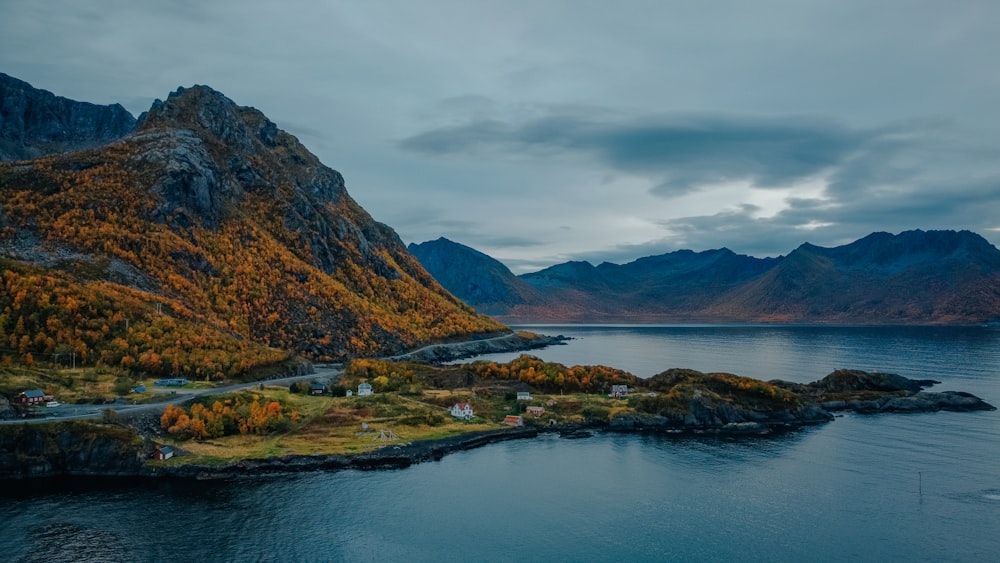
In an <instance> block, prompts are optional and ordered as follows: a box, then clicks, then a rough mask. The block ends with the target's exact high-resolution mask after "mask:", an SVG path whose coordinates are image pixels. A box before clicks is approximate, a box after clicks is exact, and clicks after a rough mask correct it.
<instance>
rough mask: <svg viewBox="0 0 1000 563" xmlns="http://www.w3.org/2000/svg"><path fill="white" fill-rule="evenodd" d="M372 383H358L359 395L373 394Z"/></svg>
mask: <svg viewBox="0 0 1000 563" xmlns="http://www.w3.org/2000/svg"><path fill="white" fill-rule="evenodd" d="M372 394H373V392H372V384H371V383H359V384H358V397H366V396H368V395H372Z"/></svg>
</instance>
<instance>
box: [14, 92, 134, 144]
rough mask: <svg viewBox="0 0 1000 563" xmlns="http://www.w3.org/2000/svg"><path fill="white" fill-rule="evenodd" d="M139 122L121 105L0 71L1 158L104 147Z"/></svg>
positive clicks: (122, 135)
mask: <svg viewBox="0 0 1000 563" xmlns="http://www.w3.org/2000/svg"><path fill="white" fill-rule="evenodd" d="M135 123H136V121H135V118H134V117H132V114H130V113H129V112H128V111H127V110H126V109H125V108H123V107H122V106H121V105H119V104H114V105H110V106H100V105H96V104H91V103H87V102H77V101H74V100H70V99H67V98H63V97H61V96H56V95H55V94H53V93H51V92H48V91H46V90H39V89H37V88H34V87H32V86H31V84H28V83H27V82H24V81H23V80H18V79H16V78H14V77H11V76H8V75H6V74H3V73H0V161H3V160H28V159H33V158H38V157H40V156H45V155H49V154H56V153H61V152H66V151H73V150H80V149H87V148H92V147H97V146H101V145H105V144H107V143H110V142H112V141H116V140H118V139H120V138H122V137H124V136H125V135H127V134H128V133H129V132H131V131H132V130H133V129H134V128H135Z"/></svg>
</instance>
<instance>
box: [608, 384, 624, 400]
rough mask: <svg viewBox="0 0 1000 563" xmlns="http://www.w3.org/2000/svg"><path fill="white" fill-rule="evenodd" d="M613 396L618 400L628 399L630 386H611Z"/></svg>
mask: <svg viewBox="0 0 1000 563" xmlns="http://www.w3.org/2000/svg"><path fill="white" fill-rule="evenodd" d="M611 396H612V397H615V398H616V399H620V398H622V397H628V385H612V386H611Z"/></svg>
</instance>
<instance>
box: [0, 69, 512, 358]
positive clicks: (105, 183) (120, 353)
mask: <svg viewBox="0 0 1000 563" xmlns="http://www.w3.org/2000/svg"><path fill="white" fill-rule="evenodd" d="M0 255H5V256H6V257H7V258H6V259H5V260H4V261H3V263H2V264H3V270H4V271H3V284H2V287H0V337H2V340H0V347H2V348H6V350H5V354H4V358H5V360H6V361H15V362H23V363H26V364H30V363H32V362H34V361H38V360H39V359H41V358H43V357H44V358H47V359H52V358H54V355H56V354H63V353H75V354H76V358H77V359H78V361H79V362H83V363H85V364H95V363H102V364H106V365H111V366H120V367H121V368H126V369H141V370H143V371H146V372H149V373H157V374H159V373H162V374H176V375H207V376H208V377H216V376H217V377H227V376H229V375H232V374H235V373H238V372H242V371H245V370H247V369H250V368H253V367H254V366H259V365H266V364H269V363H274V362H279V361H282V360H284V359H285V358H287V357H288V354H289V353H297V354H300V355H303V356H306V357H310V358H318V359H341V358H346V357H351V356H361V355H379V354H388V353H396V352H399V351H402V350H405V349H408V348H412V347H415V346H418V345H420V344H424V343H428V342H433V341H439V340H445V339H456V338H467V337H469V336H471V335H477V334H487V333H494V332H498V331H501V330H504V329H505V327H503V325H500V324H499V323H497V322H495V321H493V320H491V319H489V318H487V317H484V316H481V315H477V314H476V313H475V312H474V311H473V310H472V309H471V308H470V307H469V306H467V305H465V304H463V303H461V302H460V301H458V300H457V299H455V298H454V297H452V296H451V295H450V294H449V293H448V292H447V291H445V290H444V289H442V288H441V287H440V286H439V285H438V284H437V283H436V282H435V281H434V280H433V278H431V277H430V275H428V274H427V273H426V272H425V271H424V270H423V268H422V267H421V266H420V264H419V263H418V262H417V261H416V260H415V259H414V258H413V257H412V256H410V255H409V254H408V253H407V252H406V249H405V248H404V247H403V245H402V242H401V241H400V240H399V238H398V237H397V236H396V234H395V233H394V232H393V231H392V229H391V228H389V227H387V226H385V225H383V224H381V223H378V222H376V221H374V220H372V218H371V217H370V216H369V215H368V213H367V212H365V210H364V209H362V208H361V207H360V206H359V205H358V204H357V203H356V202H354V200H353V199H351V197H350V196H349V195H348V194H347V191H346V189H345V187H344V181H343V178H342V177H341V175H340V174H339V173H337V172H336V171H334V170H331V169H329V168H327V167H326V166H324V165H323V164H322V163H320V162H319V160H318V159H317V158H316V157H315V156H314V155H312V154H311V153H309V152H308V151H307V150H306V149H305V147H303V146H302V145H301V144H300V143H299V142H298V140H297V139H295V137H293V136H292V135H289V134H288V133H286V132H284V131H281V130H279V129H278V128H277V127H276V126H275V125H274V124H273V123H272V122H270V121H269V120H268V119H267V118H266V117H264V116H263V114H261V113H260V112H258V111H257V110H255V109H253V108H245V107H239V106H237V105H236V104H234V103H233V102H232V101H231V100H229V99H228V98H226V97H225V96H223V95H222V94H220V93H218V92H216V91H214V90H212V89H210V88H207V87H204V86H196V87H194V88H190V89H179V90H178V91H177V92H174V93H172V94H171V95H170V97H169V98H168V99H167V100H166V101H165V102H160V101H157V102H156V103H155V104H154V105H153V107H152V108H151V109H150V111H149V112H148V113H146V114H143V116H141V117H140V120H139V123H138V126H137V128H136V130H135V131H134V132H133V133H132V134H130V135H129V136H127V137H125V138H124V139H122V140H121V141H119V142H116V143H113V144H110V145H106V146H103V147H100V148H97V149H92V150H86V151H82V152H76V153H69V154H59V155H51V156H47V157H43V158H40V159H37V160H33V161H27V162H6V163H0Z"/></svg>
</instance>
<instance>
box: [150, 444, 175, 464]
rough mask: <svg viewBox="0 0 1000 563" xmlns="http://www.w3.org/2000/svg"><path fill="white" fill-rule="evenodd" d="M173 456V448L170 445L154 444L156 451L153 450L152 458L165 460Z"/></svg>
mask: <svg viewBox="0 0 1000 563" xmlns="http://www.w3.org/2000/svg"><path fill="white" fill-rule="evenodd" d="M172 457H174V449H173V448H171V447H170V446H156V451H155V452H153V459H155V460H157V461H166V460H168V459H170V458H172Z"/></svg>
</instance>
